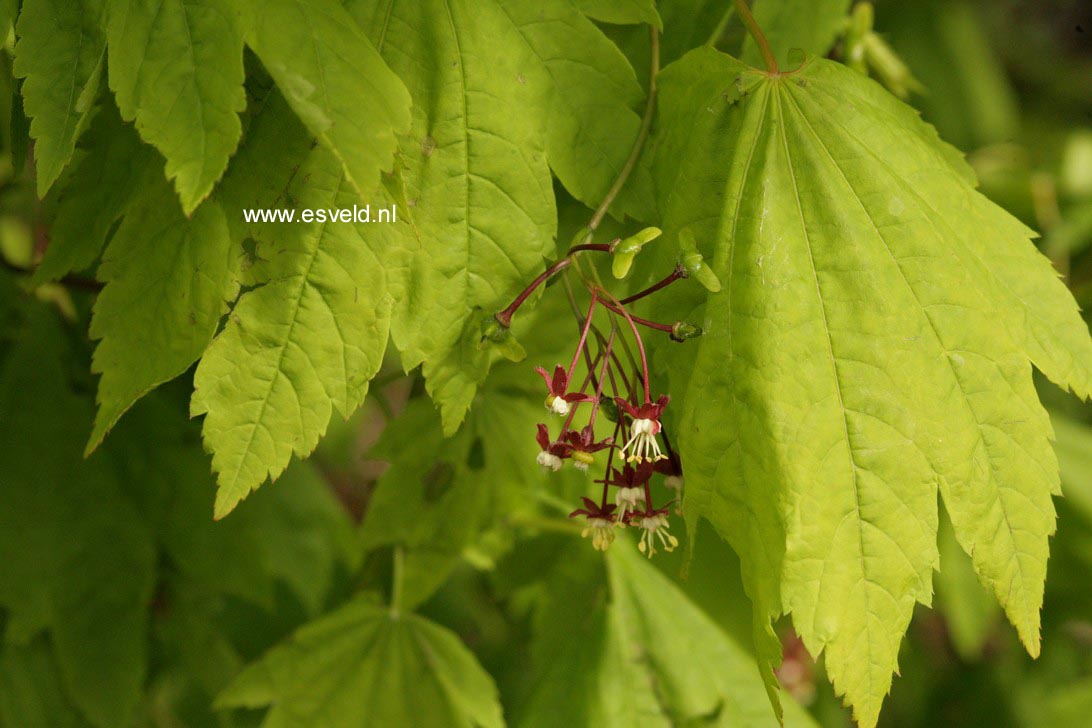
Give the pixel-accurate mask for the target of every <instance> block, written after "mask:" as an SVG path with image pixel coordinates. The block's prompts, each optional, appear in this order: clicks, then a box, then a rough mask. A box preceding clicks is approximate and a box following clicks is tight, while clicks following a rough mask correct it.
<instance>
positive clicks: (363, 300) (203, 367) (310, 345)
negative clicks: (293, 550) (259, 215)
mask: <svg viewBox="0 0 1092 728" xmlns="http://www.w3.org/2000/svg"><path fill="white" fill-rule="evenodd" d="M288 194H289V196H290V197H291V198H292V199H294V200H296V201H297V203H298V205H299V206H300V207H301V208H312V209H337V208H347V207H352V206H353V204H354V203H355V202H356V201H357V200H358V199H359V198H358V197H357V196H356V195H355V193H354V192H353V191H352V188H351V186H350V185H349V183H348V178H347V176H346V174H345V173H344V172H343V171H342V168H341V165H340V163H339V162H338V160H337V159H336V157H335V156H334V155H333V154H332V153H330V152H328V151H326V150H325V149H324V148H322V147H316V148H315V149H314V150H313V151H312V152H311V153H310V155H309V156H308V157H307V159H305V160H304V161H303V163H302V164H301V165H300V169H299V173H298V174H297V175H296V176H295V177H294V181H293V186H292V187H291V188H290V190H289V193H288ZM362 229H365V228H360V227H357V226H356V225H354V224H353V223H348V222H340V221H339V222H327V223H320V222H312V223H303V222H298V223H287V224H283V225H282V226H280V230H281V235H280V237H279V239H278V244H277V247H276V249H274V250H270V251H267V253H266V254H267V255H268V256H269V259H268V262H267V264H266V265H267V266H268V274H269V281H268V282H267V283H265V284H264V285H261V286H259V287H257V288H255V289H253V290H250V291H247V292H246V293H244V294H243V295H242V296H241V297H240V298H239V300H238V302H237V303H236V305H235V308H234V309H233V310H232V312H231V315H230V317H229V318H228V322H227V325H226V326H225V327H224V329H223V331H221V332H220V334H219V335H218V336H217V337H216V339H215V340H214V341H213V342H212V344H211V345H210V346H209V347H208V349H207V350H206V352H205V354H204V356H203V357H202V358H201V363H200V364H199V365H198V367H197V372H196V374H195V375H194V393H193V399H192V403H191V411H192V413H193V414H194V415H202V414H203V415H205V421H204V429H203V435H204V440H205V446H206V447H207V448H208V449H209V450H210V451H211V452H212V454H213V458H212V463H213V469H214V470H215V471H216V472H217V483H218V484H219V490H218V492H217V496H216V505H215V509H214V515H215V517H216V518H222V517H223V516H225V515H227V514H228V513H229V512H230V511H231V510H232V508H234V507H235V505H236V504H237V503H238V502H239V501H240V500H242V499H243V498H245V497H246V496H247V495H248V494H249V493H250V492H251V491H252V490H254V489H256V488H257V487H258V486H259V485H261V484H262V482H263V481H265V479H266V478H267V477H272V478H276V477H277V476H278V475H280V474H281V472H283V471H284V468H285V467H286V466H287V465H288V461H289V460H290V459H291V456H292V454H293V453H295V454H296V455H297V456H298V457H306V456H307V455H309V454H310V453H311V451H312V450H314V448H315V445H316V444H318V441H319V438H320V437H321V436H322V434H323V433H324V432H325V431H326V426H327V425H328V423H329V421H330V416H331V414H332V413H333V410H334V409H336V410H337V411H338V412H340V413H341V414H342V415H343V416H345V417H348V416H349V415H350V414H352V413H353V411H355V410H356V408H357V407H359V406H360V403H361V402H362V401H363V400H364V395H365V394H366V393H367V391H368V382H369V381H370V380H371V378H372V377H373V376H374V375H375V373H376V372H377V371H378V370H379V365H380V364H381V363H382V359H383V352H384V350H385V349H386V346H387V334H388V329H389V325H390V309H391V299H390V295H389V293H388V290H387V284H386V276H385V273H384V268H383V265H382V261H381V260H380V258H379V256H378V255H377V254H376V252H375V250H374V249H373V243H372V242H371V241H370V240H368V239H367V238H365V236H364V235H363V234H362V232H361V230H362Z"/></svg>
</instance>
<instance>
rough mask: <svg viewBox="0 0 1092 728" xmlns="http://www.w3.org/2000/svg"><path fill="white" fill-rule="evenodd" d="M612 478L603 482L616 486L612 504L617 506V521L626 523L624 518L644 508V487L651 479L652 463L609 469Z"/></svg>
mask: <svg viewBox="0 0 1092 728" xmlns="http://www.w3.org/2000/svg"><path fill="white" fill-rule="evenodd" d="M611 471H612V476H613V477H612V478H611V479H610V480H606V481H604V482H605V483H607V484H608V485H614V486H617V488H618V492H617V493H616V494H615V496H614V502H615V503H616V504H617V505H618V509H619V510H618V520H619V521H620V522H622V523H625V522H626V516H627V515H628V514H632V513H634V512H635V511H638V510H640V509H643V508H644V507H645V485H646V484H647V483H648V479H649V478H651V477H652V463H651V462H642V463H640V464H638V465H637V467H636V468H635V467H633V466H632V465H629V464H626V466H625V467H624V468H622V470H618V468H611Z"/></svg>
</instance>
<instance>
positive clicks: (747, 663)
mask: <svg viewBox="0 0 1092 728" xmlns="http://www.w3.org/2000/svg"><path fill="white" fill-rule="evenodd" d="M627 541H628V539H622V540H620V541H619V542H617V543H615V545H614V546H613V547H611V550H610V552H609V554H608V558H607V560H606V571H607V573H606V574H604V573H603V569H602V563H601V562H598V559H591V558H588V555H587V553H586V552H582V553H579V554H577V553H572V552H571V551H563V552H561V553H560V554H557V555H559V556H560V557H561V563H563V564H565V565H564V566H563V567H560V568H558V569H556V571H555V573H553V574H551V575H550V577H549V579H547V581H546V582H545V583H544V584H539V585H536V587H533V588H542V597H541V599H540V602H539V605H538V608H537V610H536V617H535V632H536V634H535V643H534V652H533V653H532V658H533V660H534V662H535V664H536V665H537V669H538V670H540V672H541V675H540V679H539V680H537V681H536V682H535V689H534V691H533V693H532V694H531V696H530V700H529V703H528V705H527V706H526V708H525V709H524V710H523V711H522V713H521V715H520V717H519V719H517V720H516V721H515V724H516V725H520V726H526V727H528V728H530V727H532V726H554V725H602V726H642V727H643V726H676V725H699V724H700V725H716V726H768V725H770V724H771V723H773V722H774V721H773V718H772V716H771V715H770V706H769V701H768V700H767V698H766V693H765V691H764V690H763V685H762V681H761V679H760V678H759V677H758V675H756V674H755V672H754V659H753V657H751V656H750V655H749V654H747V652H746V651H744V650H743V649H742V648H741V647H739V646H738V645H736V644H735V643H734V642H733V641H732V640H731V639H730V638H728V637H727V636H726V635H725V634H724V632H723V631H721V629H720V627H718V626H717V625H716V624H715V623H714V622H713V621H712V620H711V619H710V618H709V617H708V616H706V614H705V613H704V612H702V610H701V609H699V608H698V607H697V606H695V605H694V603H693V602H691V601H690V599H689V598H688V597H687V596H686V594H685V593H683V592H682V591H681V590H680V589H679V587H678V586H677V585H676V584H674V583H673V582H672V581H671V580H670V579H668V578H667V577H665V576H664V575H663V574H662V573H661V572H660V571H658V570H657V569H656V568H655V567H654V566H652V565H651V564H649V563H648V561H647V560H645V559H644V558H643V557H641V556H640V555H639V554H638V553H637V550H636V548H634V546H633V544H632V543H629V542H627ZM604 578H606V580H607V582H608V583H609V587H610V593H609V596H604V594H603V590H602V584H603V581H604ZM788 706H789V707H788V710H787V715H786V719H785V722H784V723H785V725H788V726H813V725H815V723H814V722H813V721H812V720H811V718H810V717H809V716H808V714H807V713H806V712H805V711H804V710H803V709H801V708H800V707H799V706H798V705H796V704H795V703H794V702H793V701H791V700H790V701H788Z"/></svg>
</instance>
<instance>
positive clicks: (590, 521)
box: [569, 497, 617, 551]
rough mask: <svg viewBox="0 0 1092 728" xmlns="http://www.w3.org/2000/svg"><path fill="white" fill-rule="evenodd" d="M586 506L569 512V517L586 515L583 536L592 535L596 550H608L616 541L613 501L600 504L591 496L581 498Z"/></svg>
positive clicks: (593, 545)
mask: <svg viewBox="0 0 1092 728" xmlns="http://www.w3.org/2000/svg"><path fill="white" fill-rule="evenodd" d="M580 500H582V501H584V507H583V508H579V509H577V510H575V511H573V512H572V513H570V514H569V518H575V517H576V516H584V518H585V525H584V530H583V531H582V532H581V533H580V535H581V536H582V537H583V538H588V537H589V536H590V537H591V542H592V547H594V548H595V550H596V551H606V550H607V549H608V548H610V545H611V544H612V543H614V524H615V516H614V509H615V508H617V506H615V505H614V504H613V503H608V504H607V505H604V506H600V505H599V504H598V503H596V502H595V501H593V500H592V499H591V498H587V497H584V498H581V499H580Z"/></svg>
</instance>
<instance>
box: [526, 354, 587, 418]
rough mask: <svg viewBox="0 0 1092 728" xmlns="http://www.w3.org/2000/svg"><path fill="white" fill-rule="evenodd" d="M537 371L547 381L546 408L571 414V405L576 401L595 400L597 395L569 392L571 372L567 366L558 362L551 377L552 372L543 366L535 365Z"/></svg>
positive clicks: (558, 412) (562, 413)
mask: <svg viewBox="0 0 1092 728" xmlns="http://www.w3.org/2000/svg"><path fill="white" fill-rule="evenodd" d="M535 371H536V372H538V374H539V376H541V377H542V378H543V380H545V382H546V390H547V392H548V394H547V395H546V409H548V410H550V411H551V412H556V413H557V414H559V415H567V414H569V405H570V404H572V403H574V402H594V401H595V397H592V396H591V395H589V394H582V393H580V392H569V391H568V390H569V374H568V372H566V371H565V367H563V366H561V365H560V364H558V365H557V366H555V367H554V374H553V376H552V377H551V376H550V373H549V372H547V371H546V370H545V369H543V368H542V367H535Z"/></svg>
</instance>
